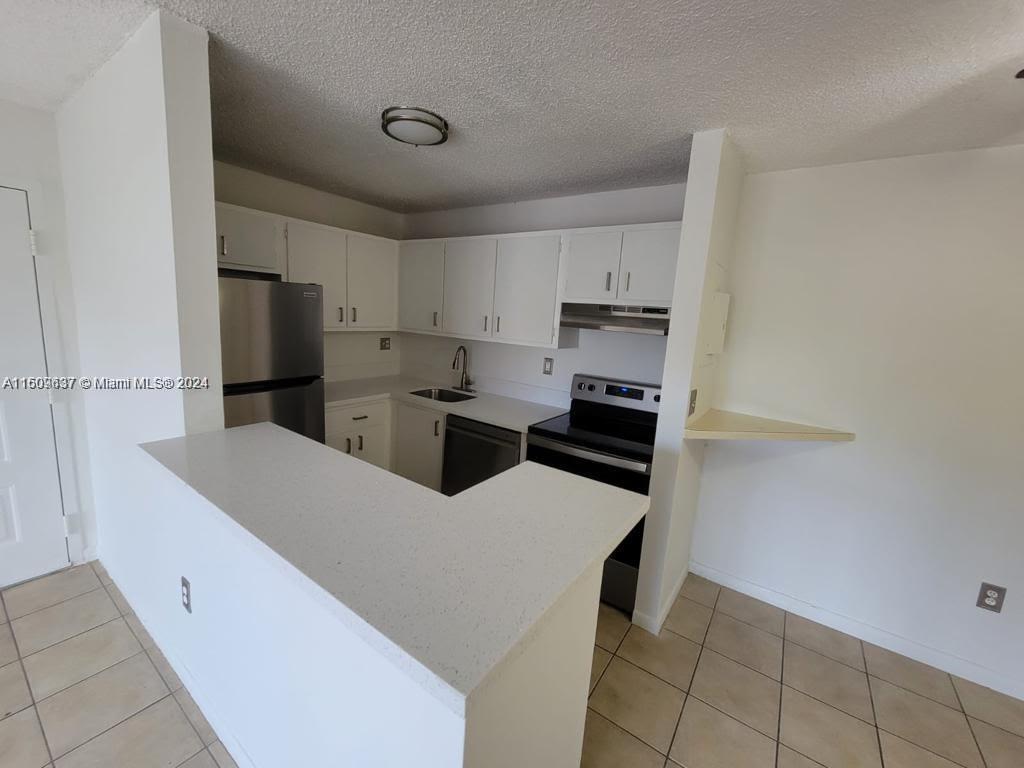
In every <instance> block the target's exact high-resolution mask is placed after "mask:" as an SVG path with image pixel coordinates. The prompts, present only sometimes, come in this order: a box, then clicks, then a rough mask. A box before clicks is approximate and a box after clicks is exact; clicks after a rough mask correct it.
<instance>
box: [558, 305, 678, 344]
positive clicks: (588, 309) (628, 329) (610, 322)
mask: <svg viewBox="0 0 1024 768" xmlns="http://www.w3.org/2000/svg"><path fill="white" fill-rule="evenodd" d="M669 314H670V310H669V309H668V308H667V307H641V306H629V307H626V306H612V305H611V304H562V319H561V325H562V326H564V327H566V328H586V329H589V330H592V331H619V332H621V333H646V334H649V335H653V336H668V321H669Z"/></svg>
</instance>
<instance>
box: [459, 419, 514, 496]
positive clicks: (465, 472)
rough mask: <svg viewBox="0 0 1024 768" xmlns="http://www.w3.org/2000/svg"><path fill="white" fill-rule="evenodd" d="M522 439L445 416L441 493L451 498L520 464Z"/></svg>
mask: <svg viewBox="0 0 1024 768" xmlns="http://www.w3.org/2000/svg"><path fill="white" fill-rule="evenodd" d="M521 440H522V435H521V434H520V433H519V432H514V431H512V430H511V429H502V428H501V427H494V426H491V425H490V424H484V423H482V422H479V421H473V420H472V419H466V418H463V417H462V416H451V415H450V416H448V419H447V422H446V425H445V430H444V468H443V470H442V472H441V492H442V493H443V494H445V495H446V496H454V495H455V494H457V493H461V492H462V491H464V490H466V489H467V488H472V487H473V486H474V485H476V484H477V483H482V482H483V481H484V480H486V479H487V478H489V477H494V476H495V475H497V474H499V473H501V472H504V471H505V470H506V469H511V468H512V467H514V466H515V465H516V464H518V463H519V444H520V442H521Z"/></svg>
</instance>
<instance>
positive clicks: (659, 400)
mask: <svg viewBox="0 0 1024 768" xmlns="http://www.w3.org/2000/svg"><path fill="white" fill-rule="evenodd" d="M654 402H656V403H660V402H661V395H655V396H654Z"/></svg>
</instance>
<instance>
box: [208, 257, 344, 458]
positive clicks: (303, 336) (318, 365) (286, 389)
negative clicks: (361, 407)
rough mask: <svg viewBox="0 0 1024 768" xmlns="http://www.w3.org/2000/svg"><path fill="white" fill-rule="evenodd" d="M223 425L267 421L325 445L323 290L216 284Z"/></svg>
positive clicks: (225, 280)
mask: <svg viewBox="0 0 1024 768" xmlns="http://www.w3.org/2000/svg"><path fill="white" fill-rule="evenodd" d="M219 283H220V348H221V360H222V364H223V366H222V367H223V372H224V425H225V426H227V427H237V426H240V425H242V424H255V423H256V422H260V421H272V422H274V423H275V424H279V425H280V426H282V427H285V428H287V429H290V430H292V431H294V432H298V433H300V434H302V435H305V436H306V437H309V438H311V439H313V440H318V441H319V442H321V443H322V442H324V378H323V377H324V340H323V339H324V337H323V331H324V325H323V289H322V288H321V287H320V286H319V285H308V284H304V283H285V282H281V281H279V280H277V281H274V280H259V279H247V278H239V277H225V276H221V277H220V278H219Z"/></svg>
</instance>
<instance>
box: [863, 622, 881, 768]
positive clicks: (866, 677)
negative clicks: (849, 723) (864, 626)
mask: <svg viewBox="0 0 1024 768" xmlns="http://www.w3.org/2000/svg"><path fill="white" fill-rule="evenodd" d="M860 655H861V658H862V659H864V682H866V683H867V684H868V700H869V701H870V702H871V717H872V718H873V719H874V721H875V741H876V742H877V743H878V760H879V762H880V763H881V765H882V768H885V753H884V752H882V730H881V728H879V726H878V712H877V711H876V710H875V691H874V689H873V688H872V687H871V674H870V673H869V672H868V654H867V651H866V650H864V641H863V640H861V641H860Z"/></svg>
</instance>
